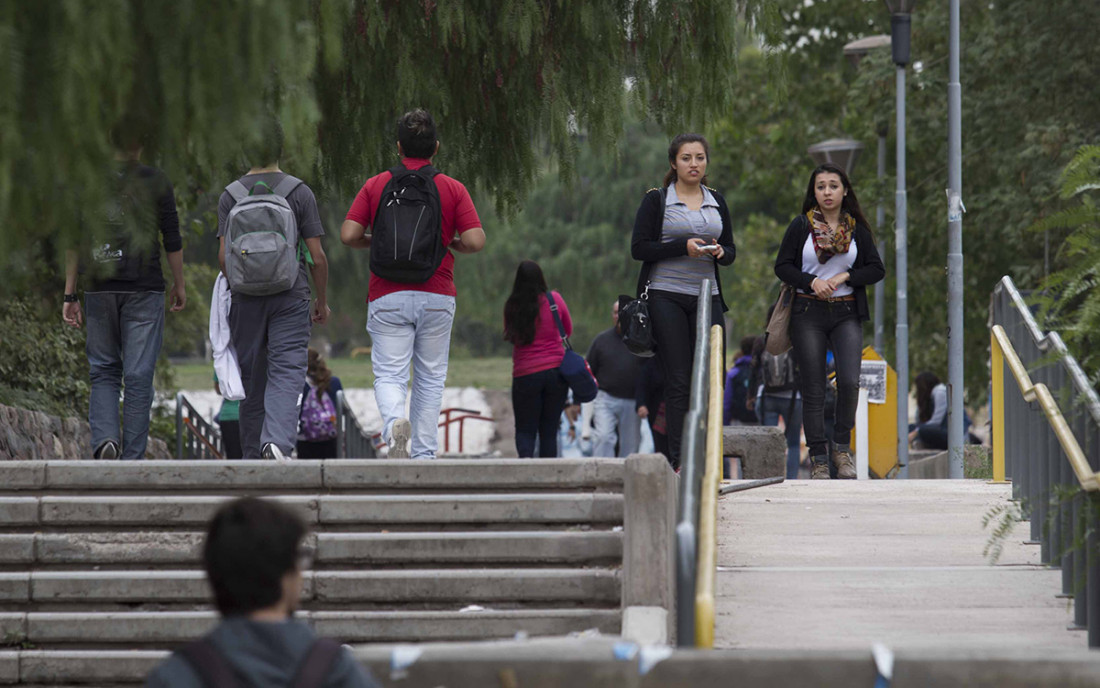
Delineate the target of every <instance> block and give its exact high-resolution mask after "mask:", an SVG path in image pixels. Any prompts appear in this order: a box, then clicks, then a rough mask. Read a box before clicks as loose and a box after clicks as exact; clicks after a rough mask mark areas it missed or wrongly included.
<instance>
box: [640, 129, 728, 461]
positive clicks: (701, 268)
mask: <svg viewBox="0 0 1100 688" xmlns="http://www.w3.org/2000/svg"><path fill="white" fill-rule="evenodd" d="M709 160H710V150H709V148H708V146H707V141H706V139H704V138H703V137H702V136H700V135H699V134H680V135H678V136H677V137H676V138H674V139H672V143H671V144H670V145H669V147H668V170H667V172H666V174H665V180H664V184H663V185H662V186H661V188H660V189H653V190H651V191H649V192H648V193H646V195H645V197H644V198H642V204H641V206H640V207H639V208H638V214H637V215H636V216H635V218H634V233H633V236H632V237H631V240H630V255H631V257H633V258H634V260H638V261H641V262H642V269H641V271H640V273H639V275H638V296H639V297H640V296H641V295H642V293H643V292H645V291H647V290H648V293H649V317H650V318H651V320H652V322H653V338H654V340H655V341H656V344H657V347H656V348H657V351H658V355H659V356H660V359H661V363H662V364H663V365H664V373H665V412H666V422H667V425H668V445H669V456H668V460H669V464H670V465H671V466H672V468H673V469H674V470H679V468H680V441H681V438H682V436H683V428H684V415H685V414H686V413H687V410H688V398H689V397H690V395H691V363H692V356H693V355H694V349H695V314H696V308H697V307H698V304H697V301H698V300H699V289H700V287H701V285H702V282H703V280H704V279H706V278H708V277H709V278H710V279H712V280H713V282H712V283H711V292H710V296H711V303H712V307H711V324H712V325H721V324H722V323H723V314H724V313H725V312H726V310H727V308H726V303H725V301H723V300H722V286H721V281H720V280H719V279H718V266H719V265H730V264H732V263H733V259H734V257H735V255H736V251H735V249H734V246H733V228H732V226H731V225H730V213H729V208H728V207H727V206H726V201H725V199H724V198H722V195H721V194H720V193H718V192H717V191H715V190H714V189H711V188H708V187H707V186H706V182H707V162H708V161H709ZM722 354H723V360H724V357H725V351H723V352H722ZM723 375H725V373H724V372H723Z"/></svg>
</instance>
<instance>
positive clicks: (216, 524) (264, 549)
mask: <svg viewBox="0 0 1100 688" xmlns="http://www.w3.org/2000/svg"><path fill="white" fill-rule="evenodd" d="M305 535H306V524H305V522H304V521H302V519H301V518H299V517H298V515H297V514H296V513H294V512H293V511H291V510H290V509H289V508H287V507H285V506H283V505H282V504H278V503H276V502H272V501H267V500H264V499H258V498H256V497H243V498H241V499H236V500H234V501H232V502H230V503H228V504H226V505H224V506H223V507H221V508H220V509H218V512H217V513H216V514H214V518H213V519H212V520H211V521H210V528H209V529H208V530H207V532H206V542H205V543H204V544H203V549H202V559H203V565H204V567H205V568H206V577H207V579H208V580H209V581H210V587H211V588H212V589H213V591H214V604H215V606H217V608H218V611H219V612H221V614H222V616H236V615H243V614H249V613H251V612H254V611H256V610H257V609H263V608H265V607H270V606H271V605H273V604H275V603H276V602H278V601H279V599H280V598H281V597H282V596H283V583H282V581H283V576H285V575H286V574H288V573H290V572H291V571H294V570H295V569H297V568H298V558H299V555H300V548H301V543H302V538H304V537H305Z"/></svg>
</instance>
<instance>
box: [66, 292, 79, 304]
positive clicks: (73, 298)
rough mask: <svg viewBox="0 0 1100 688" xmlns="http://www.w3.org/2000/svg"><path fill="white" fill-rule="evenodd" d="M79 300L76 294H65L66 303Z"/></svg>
mask: <svg viewBox="0 0 1100 688" xmlns="http://www.w3.org/2000/svg"><path fill="white" fill-rule="evenodd" d="M79 300H80V299H78V298H77V297H76V294H65V303H76V302H77V301H79Z"/></svg>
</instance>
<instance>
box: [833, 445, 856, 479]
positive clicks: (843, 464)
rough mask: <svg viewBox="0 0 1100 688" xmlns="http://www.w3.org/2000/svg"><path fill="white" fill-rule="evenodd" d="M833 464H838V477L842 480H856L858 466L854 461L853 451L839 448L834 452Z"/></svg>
mask: <svg viewBox="0 0 1100 688" xmlns="http://www.w3.org/2000/svg"><path fill="white" fill-rule="evenodd" d="M833 463H835V464H836V477H838V478H840V479H841V480H855V479H856V464H855V462H854V461H852V450H851V449H847V448H842V447H840V446H837V448H836V450H835V451H834V452H833Z"/></svg>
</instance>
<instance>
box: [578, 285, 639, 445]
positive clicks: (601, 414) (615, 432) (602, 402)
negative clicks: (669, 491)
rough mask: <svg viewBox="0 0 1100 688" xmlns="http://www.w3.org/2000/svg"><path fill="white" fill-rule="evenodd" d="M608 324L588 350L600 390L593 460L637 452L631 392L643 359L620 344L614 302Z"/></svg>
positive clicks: (635, 411) (595, 411)
mask: <svg viewBox="0 0 1100 688" xmlns="http://www.w3.org/2000/svg"><path fill="white" fill-rule="evenodd" d="M611 323H612V324H611V329H608V330H604V331H603V332H601V333H599V334H598V335H596V338H595V339H593V340H592V345H591V346H589V347H588V356H587V359H588V366H589V367H590V368H591V369H592V374H593V375H595V376H596V382H597V383H599V387H600V391H599V392H598V393H597V394H596V400H595V402H593V403H594V406H593V417H592V421H593V426H594V431H593V435H592V455H593V456H604V457H607V456H629V455H631V454H633V453H635V452H637V451H638V441H639V436H640V429H641V419H640V418H639V417H638V406H637V403H636V402H635V399H634V392H635V386H636V381H637V379H638V375H639V373H640V372H641V369H642V362H643V360H644V359H642V358H639V357H637V356H635V355H634V354H632V353H630V350H629V349H627V348H626V344H623V338H622V336H621V335H620V334H619V302H618V301H616V302H615V303H613V304H612V305H611ZM616 437H617V438H618V444H619V451H618V453H617V454H616V452H615V440H616Z"/></svg>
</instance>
